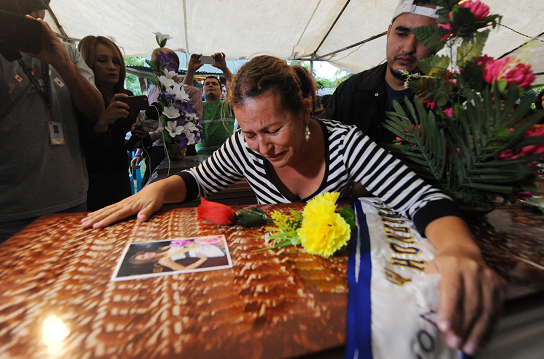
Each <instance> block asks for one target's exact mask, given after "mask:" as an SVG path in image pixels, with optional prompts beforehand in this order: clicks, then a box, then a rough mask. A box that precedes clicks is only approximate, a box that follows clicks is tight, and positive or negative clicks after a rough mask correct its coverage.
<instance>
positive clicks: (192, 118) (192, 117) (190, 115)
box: [185, 112, 198, 121]
mask: <svg viewBox="0 0 544 359" xmlns="http://www.w3.org/2000/svg"><path fill="white" fill-rule="evenodd" d="M185 118H186V119H187V120H189V121H197V120H198V117H197V116H196V113H194V112H191V113H186V114H185Z"/></svg>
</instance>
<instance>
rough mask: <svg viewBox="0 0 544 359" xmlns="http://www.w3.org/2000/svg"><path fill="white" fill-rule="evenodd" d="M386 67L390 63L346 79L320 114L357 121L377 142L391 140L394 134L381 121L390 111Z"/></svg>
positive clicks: (343, 120)
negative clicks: (388, 107) (388, 108)
mask: <svg viewBox="0 0 544 359" xmlns="http://www.w3.org/2000/svg"><path fill="white" fill-rule="evenodd" d="M386 70H387V63H384V64H382V65H379V66H376V67H374V68H372V69H370V70H366V71H363V72H360V73H358V74H356V75H354V76H352V77H350V78H349V79H347V80H346V81H344V82H343V83H342V84H340V86H338V88H337V89H336V91H335V92H334V94H333V95H332V97H331V99H330V100H329V102H328V103H327V108H326V109H325V111H324V113H323V114H321V115H320V117H322V118H328V119H331V120H336V121H340V122H342V123H345V124H350V125H356V126H357V127H358V128H359V129H360V130H361V131H362V132H363V133H364V134H365V135H367V136H368V137H370V139H371V140H373V141H374V142H377V143H383V142H392V141H393V140H394V139H395V136H394V135H393V134H392V133H391V132H389V130H387V129H385V128H384V127H383V125H382V124H383V123H384V121H385V112H386V111H388V110H387V89H386V85H385V72H386ZM402 98H404V96H402ZM403 107H404V106H403Z"/></svg>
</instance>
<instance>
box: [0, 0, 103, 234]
mask: <svg viewBox="0 0 544 359" xmlns="http://www.w3.org/2000/svg"><path fill="white" fill-rule="evenodd" d="M48 3H49V1H47V0H46V3H44V2H42V1H41V0H24V1H23V0H18V1H16V0H13V1H9V2H1V3H0V10H2V11H6V12H8V13H12V14H18V15H31V16H33V17H35V18H37V20H33V19H30V18H24V17H23V16H13V17H12V18H15V19H16V20H17V23H16V24H15V25H16V26H15V28H16V29H17V31H18V33H17V34H13V36H11V39H19V38H21V39H24V38H26V39H29V38H30V39H33V40H34V39H35V40H36V41H40V40H41V43H38V44H37V46H38V47H41V51H40V52H39V53H37V54H27V53H22V54H21V53H20V52H19V51H18V50H19V49H20V48H21V47H18V46H17V44H15V46H13V47H12V48H5V47H4V48H2V49H0V54H1V55H0V98H1V99H2V101H1V102H0V123H1V126H0V138H2V141H1V144H0V150H1V152H2V161H0V173H2V176H0V193H2V195H1V196H0V243H3V242H4V241H5V240H7V239H8V238H10V237H11V236H12V235H14V234H15V233H17V232H18V231H19V230H21V229H22V228H24V227H25V226H26V225H28V224H30V223H31V222H32V221H33V220H34V219H36V218H38V217H39V216H41V215H44V214H48V213H57V212H84V211H86V206H85V200H86V195H87V186H88V179H87V171H86V168H85V160H84V158H83V154H82V152H81V149H80V142H79V138H78V128H77V119H76V116H75V109H77V110H79V111H80V112H81V113H83V114H84V115H85V119H83V121H90V122H96V120H97V119H98V117H99V116H100V115H101V114H102V112H103V111H104V102H103V100H102V97H101V96H100V93H99V92H98V90H97V89H96V87H95V86H94V75H93V73H92V71H91V70H90V69H89V67H88V66H87V65H86V64H85V62H84V61H83V58H82V57H81V55H80V53H79V52H78V51H77V49H76V48H75V47H73V46H72V45H70V44H67V43H62V42H61V41H60V40H59V39H58V38H57V36H55V34H54V33H53V31H52V30H51V29H50V28H49V26H48V24H47V23H45V22H43V21H42V20H41V19H42V18H43V17H44V16H45V9H47V7H48ZM33 21H37V22H33ZM19 22H20V23H19ZM29 22H30V25H31V26H32V27H30V28H31V29H36V28H37V29H38V30H39V32H36V33H31V32H30V31H28V29H29V27H27V26H28V24H29ZM38 24H39V26H36V25H38ZM32 31H34V30H32ZM1 36H2V41H3V42H4V41H7V40H9V39H10V38H9V36H10V34H5V33H3V34H1ZM22 48H24V47H22Z"/></svg>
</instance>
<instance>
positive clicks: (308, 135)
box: [306, 124, 312, 142]
mask: <svg viewBox="0 0 544 359" xmlns="http://www.w3.org/2000/svg"><path fill="white" fill-rule="evenodd" d="M311 134H312V133H311V132H310V129H309V128H308V124H306V142H308V141H310V135H311Z"/></svg>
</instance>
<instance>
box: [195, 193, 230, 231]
mask: <svg viewBox="0 0 544 359" xmlns="http://www.w3.org/2000/svg"><path fill="white" fill-rule="evenodd" d="M196 214H197V219H205V220H208V221H210V222H212V223H215V224H222V225H229V224H232V223H234V222H233V221H231V218H234V211H233V210H232V209H231V208H230V207H229V206H226V205H224V204H221V203H216V202H211V201H208V200H206V199H205V198H201V199H200V206H198V208H197V209H196Z"/></svg>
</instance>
